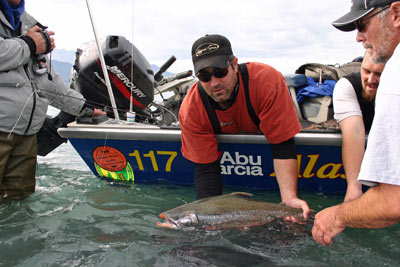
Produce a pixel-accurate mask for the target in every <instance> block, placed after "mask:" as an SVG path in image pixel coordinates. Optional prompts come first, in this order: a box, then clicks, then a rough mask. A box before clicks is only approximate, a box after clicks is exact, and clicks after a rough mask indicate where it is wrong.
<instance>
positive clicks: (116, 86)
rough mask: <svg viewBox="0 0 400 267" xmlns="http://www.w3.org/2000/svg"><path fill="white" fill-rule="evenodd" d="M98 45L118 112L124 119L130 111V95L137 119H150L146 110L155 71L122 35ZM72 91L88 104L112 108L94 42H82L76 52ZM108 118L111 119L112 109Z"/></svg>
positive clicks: (102, 41) (152, 92)
mask: <svg viewBox="0 0 400 267" xmlns="http://www.w3.org/2000/svg"><path fill="white" fill-rule="evenodd" d="M100 42H101V47H102V52H103V55H104V60H105V63H106V65H107V66H106V68H107V70H108V75H109V78H110V82H111V86H112V90H113V94H114V97H115V102H116V105H117V109H118V110H119V113H120V114H121V115H122V116H124V115H125V112H126V111H128V110H129V109H130V99H131V95H132V102H133V103H132V104H133V107H132V108H133V111H135V112H136V113H137V115H138V116H137V117H139V118H140V114H142V115H143V116H145V117H148V116H150V115H148V114H147V112H146V111H145V109H146V108H147V106H148V105H149V104H150V103H151V102H152V101H153V99H154V72H153V70H152V68H151V66H150V64H149V62H148V61H147V59H146V58H145V57H144V56H143V55H142V53H141V52H140V51H139V50H138V49H137V48H136V47H135V46H134V45H133V44H131V43H130V42H129V41H128V40H126V39H125V38H124V37H122V36H113V35H110V36H107V37H106V38H105V39H103V40H101V41H100ZM132 61H133V64H132ZM132 66H133V80H132V79H131V76H132V73H131V72H132ZM71 88H74V89H75V90H77V91H78V92H80V93H81V94H82V95H83V96H84V97H85V98H86V99H87V100H89V101H90V102H91V103H95V104H96V105H98V106H108V107H109V106H111V101H110V99H109V95H108V91H107V86H106V83H105V80H104V75H103V72H102V69H101V63H100V60H99V58H98V53H97V47H96V44H95V42H94V41H93V42H89V43H85V44H84V45H83V46H82V47H81V48H80V49H78V50H77V51H76V55H75V62H74V65H73V69H72V73H71ZM107 115H108V116H109V117H113V114H112V111H111V109H110V112H108V114H107Z"/></svg>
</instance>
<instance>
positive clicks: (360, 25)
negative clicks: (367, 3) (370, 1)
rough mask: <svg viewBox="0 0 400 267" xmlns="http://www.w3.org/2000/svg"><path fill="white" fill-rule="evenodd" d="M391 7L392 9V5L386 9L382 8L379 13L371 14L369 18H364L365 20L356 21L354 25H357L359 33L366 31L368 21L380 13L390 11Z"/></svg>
mask: <svg viewBox="0 0 400 267" xmlns="http://www.w3.org/2000/svg"><path fill="white" fill-rule="evenodd" d="M389 7H390V5H388V6H386V7H384V8H382V9H381V10H379V11H378V12H375V13H373V14H370V15H368V16H366V17H363V18H361V19H359V20H356V21H355V22H354V23H355V24H356V28H357V30H358V31H359V32H361V31H363V30H364V29H365V26H366V24H365V22H366V21H367V20H369V19H370V18H372V17H373V16H375V15H378V14H379V13H381V12H383V11H385V10H386V9H388V8H389Z"/></svg>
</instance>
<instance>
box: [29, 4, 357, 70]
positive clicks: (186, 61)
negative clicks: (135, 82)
mask: <svg viewBox="0 0 400 267" xmlns="http://www.w3.org/2000/svg"><path fill="white" fill-rule="evenodd" d="M88 1H89V5H90V7H91V13H92V18H93V20H94V25H95V28H96V32H97V35H98V37H100V38H103V37H105V36H107V35H122V36H124V37H125V38H126V39H128V40H130V41H131V42H132V40H133V44H134V45H135V46H136V47H137V48H138V49H139V50H140V51H141V52H142V54H143V55H144V56H145V57H146V58H147V60H148V61H149V63H150V64H156V65H158V66H160V65H162V64H163V63H164V62H165V61H167V60H168V59H169V58H170V57H171V56H172V55H174V56H175V57H176V58H177V60H176V62H175V63H174V64H173V65H172V66H171V67H170V68H169V69H168V71H170V72H175V73H177V72H181V71H185V70H190V69H193V65H192V61H191V47H192V44H193V43H194V41H196V40H197V39H198V38H200V37H202V36H204V35H205V34H212V33H217V34H221V35H224V36H226V37H227V38H228V39H229V40H230V41H231V44H232V49H233V52H234V54H235V56H236V57H238V59H239V62H240V63H241V62H247V61H257V62H263V63H266V64H269V65H271V66H273V67H275V68H276V69H277V70H279V71H280V72H281V73H283V74H290V73H294V72H295V70H296V69H297V68H298V67H299V66H300V65H302V64H304V63H310V62H317V63H323V64H344V63H347V62H349V61H352V60H353V59H354V58H356V57H358V56H362V55H363V53H364V49H363V47H362V45H361V44H360V43H357V42H356V41H355V38H356V32H355V31H353V32H347V33H346V32H341V31H339V30H337V29H335V28H334V27H333V26H332V25H331V22H332V21H334V20H336V19H337V18H339V17H341V16H342V15H344V14H345V13H347V12H348V11H349V10H350V6H351V1H350V0H247V1H244V0H202V1H192V0H186V1H185V0H113V1H110V0H88ZM25 2H26V11H27V12H28V13H30V14H31V15H32V16H34V17H35V18H36V19H37V20H38V21H39V22H41V23H42V24H43V25H46V26H48V27H49V28H48V29H49V30H52V31H54V32H55V33H56V35H55V36H54V37H55V41H56V48H57V49H65V50H68V51H75V50H76V48H78V47H80V46H81V45H82V44H83V43H84V42H87V41H91V40H94V33H93V28H92V24H91V21H90V18H89V12H88V7H87V4H86V0H26V1H25Z"/></svg>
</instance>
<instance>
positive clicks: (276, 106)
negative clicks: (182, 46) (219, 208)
mask: <svg viewBox="0 0 400 267" xmlns="http://www.w3.org/2000/svg"><path fill="white" fill-rule="evenodd" d="M192 60H193V64H194V70H195V73H196V76H197V77H198V79H199V82H198V83H196V84H195V85H194V86H193V87H192V88H191V89H190V91H189V93H188V94H187V96H186V97H185V99H184V100H183V103H182V106H181V109H180V112H179V121H180V127H181V130H182V154H183V156H184V157H185V158H186V159H188V160H190V161H192V162H194V163H195V188H196V193H197V198H198V199H201V198H205V197H209V196H215V195H220V194H222V187H223V186H222V176H221V168H220V160H219V157H218V151H217V149H218V141H217V138H216V136H215V134H220V133H239V132H245V133H255V132H260V131H261V132H262V133H263V134H264V135H265V137H266V138H267V139H268V141H269V143H270V144H271V150H272V154H273V158H274V159H273V161H274V169H275V173H276V177H277V180H278V184H279V189H280V193H281V198H282V202H284V203H285V204H286V205H288V206H291V207H296V208H302V209H303V213H304V216H305V217H306V216H307V215H308V214H309V212H310V208H309V207H308V205H307V203H306V202H305V201H304V200H301V199H299V198H298V197H297V155H296V147H295V143H294V139H293V137H294V136H295V135H296V134H297V133H298V132H300V130H301V125H300V122H299V120H298V118H297V114H296V112H295V109H294V107H293V103H292V100H291V98H290V95H289V90H288V88H287V86H286V83H285V80H284V78H283V76H282V75H281V74H280V73H279V72H278V71H276V70H275V69H274V68H272V67H271V66H268V65H265V64H262V63H246V64H241V65H239V64H238V59H237V58H236V57H234V56H233V52H232V48H231V44H230V42H229V40H228V39H227V38H225V37H224V36H221V35H216V34H213V35H206V36H204V37H201V38H200V39H198V40H197V41H196V42H195V43H194V44H193V46H192ZM249 102H250V104H248V103H249Z"/></svg>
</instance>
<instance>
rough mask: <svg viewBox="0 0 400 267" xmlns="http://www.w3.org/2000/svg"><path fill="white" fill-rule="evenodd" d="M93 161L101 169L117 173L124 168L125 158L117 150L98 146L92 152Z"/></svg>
mask: <svg viewBox="0 0 400 267" xmlns="http://www.w3.org/2000/svg"><path fill="white" fill-rule="evenodd" d="M93 160H94V161H95V162H96V163H97V164H98V165H99V166H100V167H101V168H103V169H105V170H107V171H111V172H118V171H121V170H123V169H124V168H125V166H126V158H125V156H124V155H123V154H122V153H121V152H119V151H118V150H117V149H115V148H113V147H110V146H99V147H96V148H95V149H94V150H93Z"/></svg>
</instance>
